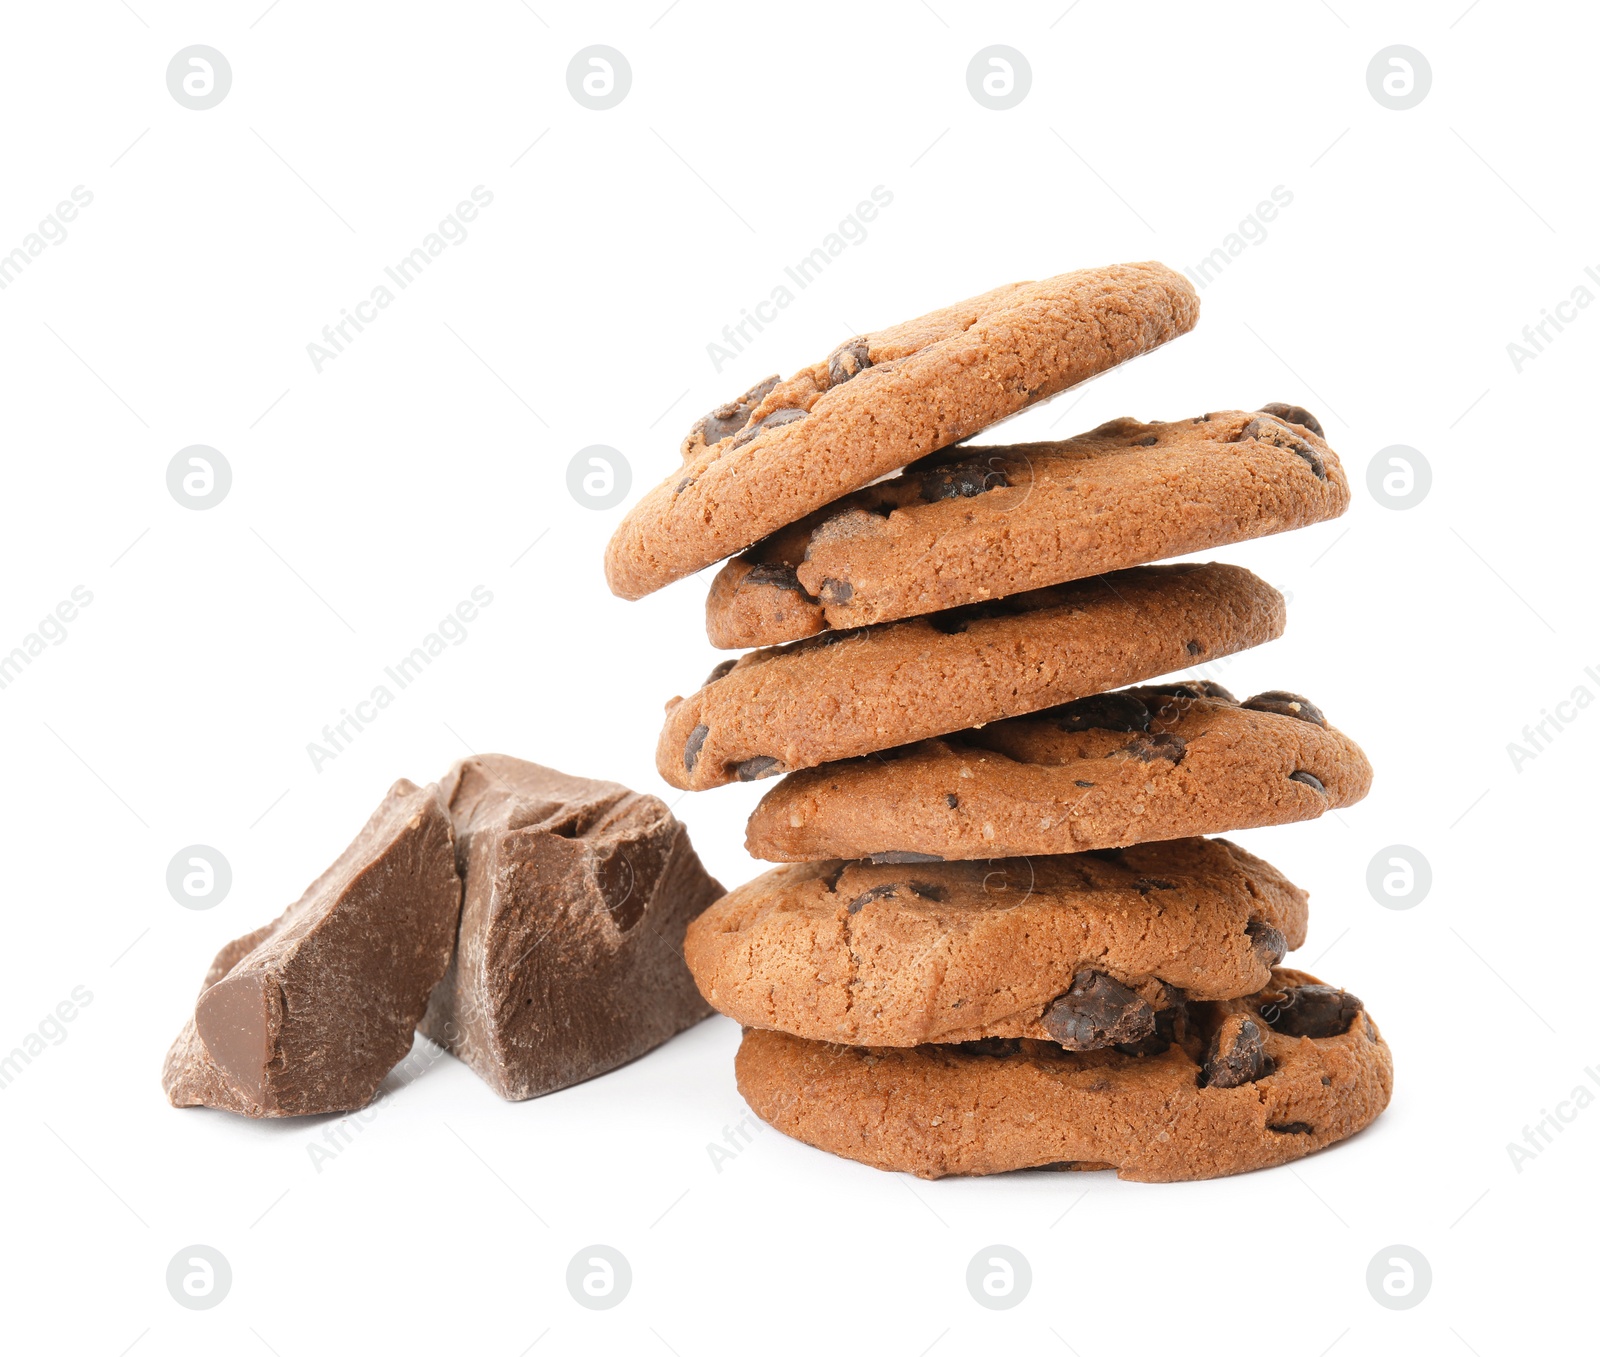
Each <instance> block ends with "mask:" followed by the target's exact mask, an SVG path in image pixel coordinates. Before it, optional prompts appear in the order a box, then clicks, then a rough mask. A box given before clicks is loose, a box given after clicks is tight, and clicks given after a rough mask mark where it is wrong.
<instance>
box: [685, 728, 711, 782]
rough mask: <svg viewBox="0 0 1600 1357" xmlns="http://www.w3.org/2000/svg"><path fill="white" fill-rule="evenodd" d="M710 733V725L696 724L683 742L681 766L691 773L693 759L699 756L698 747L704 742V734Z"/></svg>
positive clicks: (693, 763)
mask: <svg viewBox="0 0 1600 1357" xmlns="http://www.w3.org/2000/svg"><path fill="white" fill-rule="evenodd" d="M709 734H711V727H710V726H696V727H695V728H694V729H693V730H691V731H690V732H689V738H688V739H687V740H685V741H684V744H683V766H684V767H685V768H687V769H688V770H689V771H690V772H691V773H692V772H694V765H695V760H696V759H698V758H699V757H700V747H701V746H702V745H703V744H705V742H706V736H707V735H709Z"/></svg>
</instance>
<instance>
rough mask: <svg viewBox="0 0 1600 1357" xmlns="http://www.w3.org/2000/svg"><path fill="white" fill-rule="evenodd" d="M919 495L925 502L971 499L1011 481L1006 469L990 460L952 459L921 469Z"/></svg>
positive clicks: (1006, 484)
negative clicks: (968, 460)
mask: <svg viewBox="0 0 1600 1357" xmlns="http://www.w3.org/2000/svg"><path fill="white" fill-rule="evenodd" d="M919 479H920V483H921V486H922V498H923V499H925V500H927V501H928V502H929V503H934V502H936V501H938V500H942V499H971V498H973V497H974V496H975V495H981V494H983V493H984V491H986V490H997V489H1000V488H1002V487H1004V486H1008V485H1010V484H1011V482H1010V480H1008V479H1007V477H1006V473H1005V472H1004V471H1002V470H1000V468H999V467H997V466H995V465H994V464H993V462H992V461H982V462H976V461H975V462H952V463H950V464H949V465H948V466H941V467H936V468H934V469H933V470H932V471H925V472H923V473H922V475H921V477H920V478H919Z"/></svg>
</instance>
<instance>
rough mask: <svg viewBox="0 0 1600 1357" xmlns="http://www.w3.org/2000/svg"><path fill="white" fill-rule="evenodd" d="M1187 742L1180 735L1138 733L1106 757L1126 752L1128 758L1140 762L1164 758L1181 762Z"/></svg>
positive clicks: (1156, 760) (1154, 761) (1168, 760)
mask: <svg viewBox="0 0 1600 1357" xmlns="http://www.w3.org/2000/svg"><path fill="white" fill-rule="evenodd" d="M1187 748H1188V742H1187V741H1186V740H1185V739H1184V738H1183V736H1181V735H1167V734H1164V733H1163V734H1159V735H1140V736H1139V737H1138V738H1137V739H1134V740H1132V741H1130V742H1129V743H1127V744H1125V745H1124V746H1123V747H1122V748H1121V749H1115V750H1113V751H1112V752H1111V754H1108V755H1107V756H1106V757H1108V758H1110V757H1113V756H1114V755H1118V754H1126V755H1127V756H1129V757H1130V758H1135V759H1138V760H1139V762H1140V763H1156V762H1159V761H1160V760H1161V759H1165V760H1166V761H1167V762H1168V763H1174V764H1176V763H1182V762H1183V754H1184V751H1185V750H1186V749H1187Z"/></svg>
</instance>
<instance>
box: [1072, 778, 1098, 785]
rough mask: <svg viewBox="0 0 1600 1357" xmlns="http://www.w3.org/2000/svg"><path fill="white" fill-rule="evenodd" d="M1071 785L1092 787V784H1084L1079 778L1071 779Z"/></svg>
mask: <svg viewBox="0 0 1600 1357" xmlns="http://www.w3.org/2000/svg"><path fill="white" fill-rule="evenodd" d="M1072 785H1073V786H1075V787H1092V786H1094V783H1092V782H1085V781H1084V780H1083V779H1082V778H1081V777H1075V778H1073V779H1072Z"/></svg>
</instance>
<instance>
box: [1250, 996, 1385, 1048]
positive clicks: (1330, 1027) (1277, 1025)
mask: <svg viewBox="0 0 1600 1357" xmlns="http://www.w3.org/2000/svg"><path fill="white" fill-rule="evenodd" d="M1360 1012H1361V1000H1359V999H1358V998H1356V996H1355V995H1353V994H1351V993H1349V992H1348V991H1346V990H1342V989H1338V988H1336V987H1335V986H1333V985H1291V986H1289V987H1288V988H1287V989H1285V990H1284V991H1283V997H1282V998H1277V999H1273V1000H1271V1001H1270V1002H1268V1003H1265V1004H1263V1005H1262V1006H1261V1016H1262V1018H1263V1019H1264V1020H1265V1021H1266V1023H1267V1026H1269V1027H1270V1028H1272V1030H1273V1031H1274V1032H1281V1033H1283V1035H1284V1036H1286V1037H1337V1036H1339V1035H1341V1034H1342V1033H1345V1032H1348V1031H1349V1030H1350V1024H1351V1023H1353V1022H1354V1021H1355V1019H1356V1014H1358V1013H1360Z"/></svg>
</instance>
